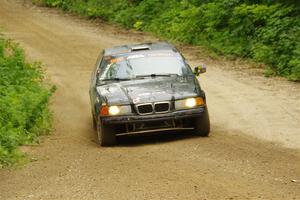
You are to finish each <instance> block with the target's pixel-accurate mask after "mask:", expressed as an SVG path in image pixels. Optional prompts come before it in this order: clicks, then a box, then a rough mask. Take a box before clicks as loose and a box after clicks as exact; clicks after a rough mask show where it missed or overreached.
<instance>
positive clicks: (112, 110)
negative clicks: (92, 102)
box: [108, 106, 120, 115]
mask: <svg viewBox="0 0 300 200" xmlns="http://www.w3.org/2000/svg"><path fill="white" fill-rule="evenodd" d="M119 113H120V108H119V107H118V106H110V107H109V108H108V114H109V115H118V114H119Z"/></svg>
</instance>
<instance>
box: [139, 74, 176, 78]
mask: <svg viewBox="0 0 300 200" xmlns="http://www.w3.org/2000/svg"><path fill="white" fill-rule="evenodd" d="M158 76H166V77H171V76H180V75H179V74H147V75H139V76H136V77H137V78H143V77H152V78H154V77H158Z"/></svg>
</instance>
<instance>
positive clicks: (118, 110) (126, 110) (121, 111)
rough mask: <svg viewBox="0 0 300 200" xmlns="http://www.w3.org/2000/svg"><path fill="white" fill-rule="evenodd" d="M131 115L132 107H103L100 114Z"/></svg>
mask: <svg viewBox="0 0 300 200" xmlns="http://www.w3.org/2000/svg"><path fill="white" fill-rule="evenodd" d="M130 113H131V107H130V106H107V105H104V106H102V107H101V110H100V114H101V115H102V116H107V115H111V116H116V115H126V114H130Z"/></svg>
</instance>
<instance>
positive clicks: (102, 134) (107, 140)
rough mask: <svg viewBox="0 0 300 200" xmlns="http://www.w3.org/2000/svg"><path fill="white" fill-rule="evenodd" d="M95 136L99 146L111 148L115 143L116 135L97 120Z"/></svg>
mask: <svg viewBox="0 0 300 200" xmlns="http://www.w3.org/2000/svg"><path fill="white" fill-rule="evenodd" d="M97 136H98V142H99V145H100V146H113V145H115V143H116V135H115V133H114V131H113V129H112V128H110V127H107V126H104V125H103V124H102V123H101V120H100V119H98V120H97Z"/></svg>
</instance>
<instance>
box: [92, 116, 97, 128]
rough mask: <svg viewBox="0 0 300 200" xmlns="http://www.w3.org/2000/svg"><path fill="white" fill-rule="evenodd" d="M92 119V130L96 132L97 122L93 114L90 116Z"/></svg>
mask: <svg viewBox="0 0 300 200" xmlns="http://www.w3.org/2000/svg"><path fill="white" fill-rule="evenodd" d="M92 118H93V129H94V130H95V131H96V130H97V122H96V120H95V117H94V115H93V114H92Z"/></svg>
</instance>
